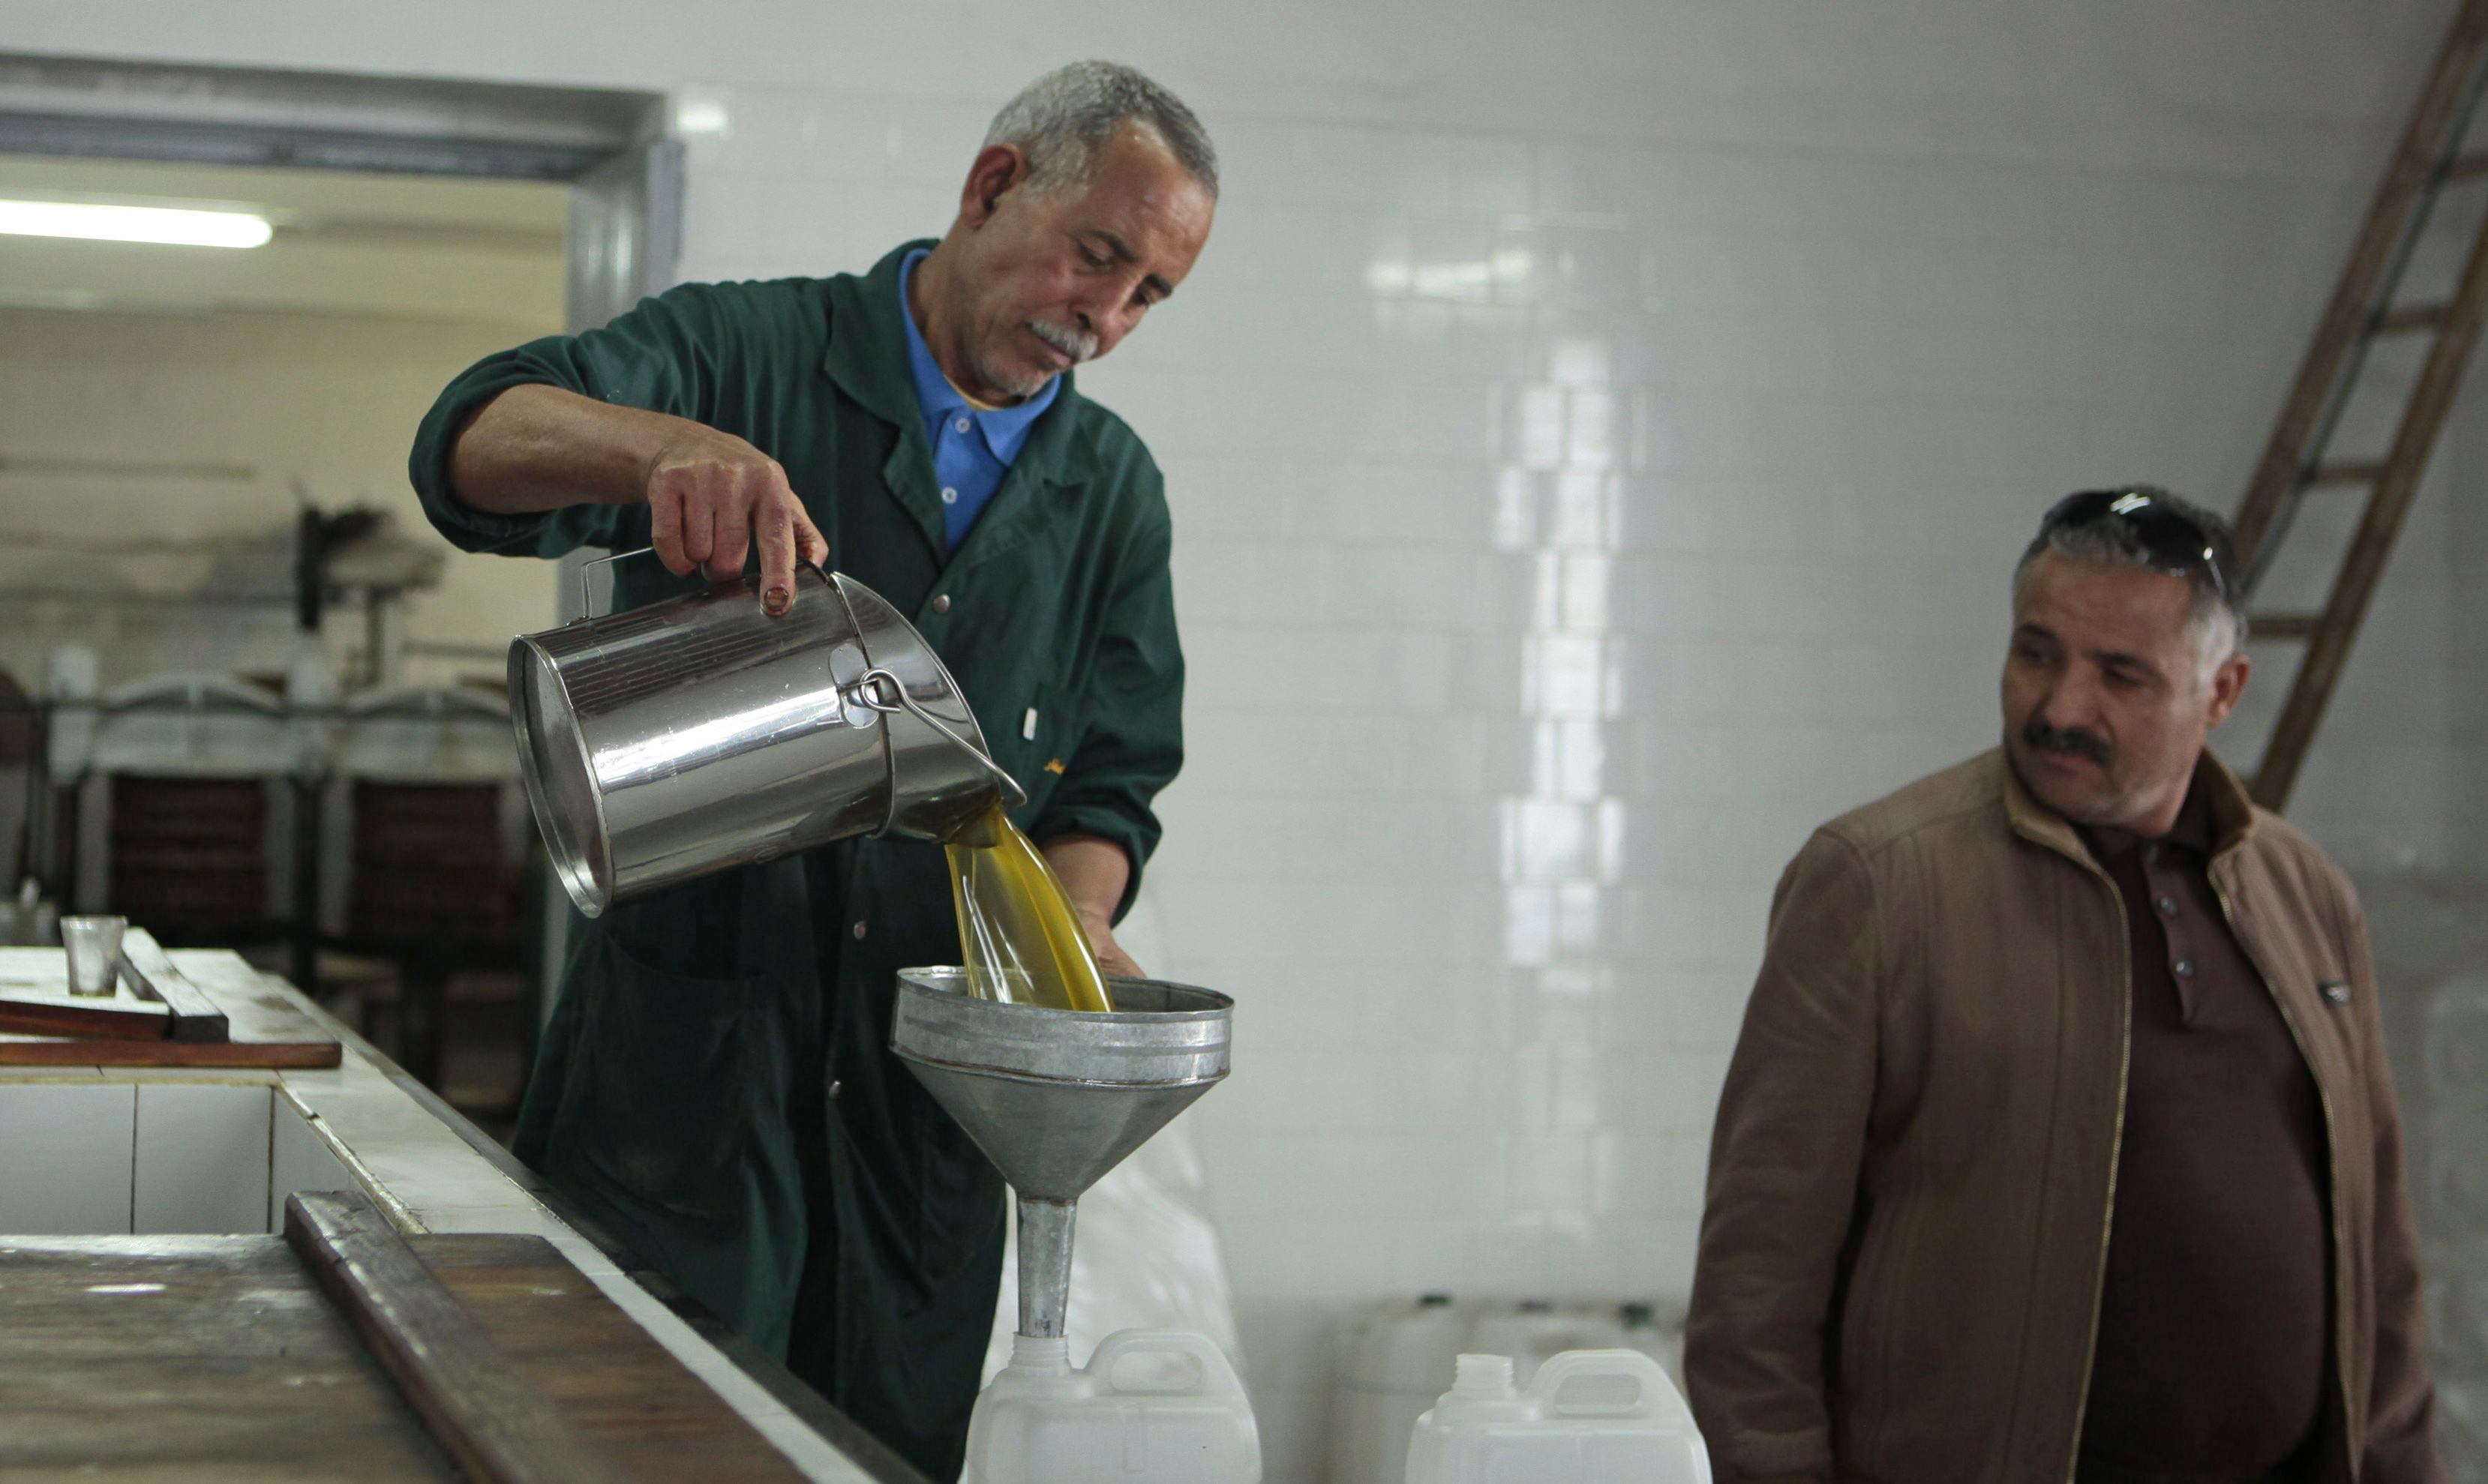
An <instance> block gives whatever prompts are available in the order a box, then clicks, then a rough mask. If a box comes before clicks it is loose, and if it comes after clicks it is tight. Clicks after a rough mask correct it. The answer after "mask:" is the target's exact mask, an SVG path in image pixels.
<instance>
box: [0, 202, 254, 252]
mask: <svg viewBox="0 0 2488 1484" xmlns="http://www.w3.org/2000/svg"><path fill="white" fill-rule="evenodd" d="M0 234H6V235H9V236H14V237H69V238H88V239H90V240H95V241H104V242H169V243H173V244H175V245H178V246H183V247H257V246H259V245H260V244H261V243H263V242H265V241H267V240H268V238H269V228H268V218H267V217H264V216H254V215H252V214H251V213H250V212H248V211H202V210H189V209H179V208H173V207H160V206H96V205H92V204H89V203H86V202H78V201H7V200H0Z"/></svg>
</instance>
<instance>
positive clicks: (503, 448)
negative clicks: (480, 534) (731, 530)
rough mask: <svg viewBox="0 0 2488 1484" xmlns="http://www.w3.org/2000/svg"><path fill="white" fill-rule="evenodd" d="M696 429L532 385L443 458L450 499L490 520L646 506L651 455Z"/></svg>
mask: <svg viewBox="0 0 2488 1484" xmlns="http://www.w3.org/2000/svg"><path fill="white" fill-rule="evenodd" d="M706 431H707V430H704V429H701V428H700V427H699V425H698V424H696V423H692V422H686V421H685V420H684V419H682V418H679V417H670V416H667V415H666V414H665V413H663V412H650V411H646V410H644V409H642V408H639V407H624V406H614V405H613V404H611V403H609V402H599V401H597V400H596V399H595V398H593V397H582V396H580V395H579V394H578V393H577V392H573V391H566V390H564V389H563V388H561V387H558V386H548V385H543V384H540V383H537V384H529V385H524V386H513V387H511V388H510V389H509V390H507V391H505V392H503V393H501V394H500V395H499V396H497V397H495V398H494V399H493V400H492V401H490V402H488V403H486V404H484V406H482V407H481V408H480V409H478V410H477V411H476V413H475V415H474V416H473V417H471V418H469V419H468V420H467V422H466V428H465V430H464V431H462V432H461V433H460V434H458V441H457V443H456V444H455V445H454V446H453V447H452V448H451V450H450V455H449V483H450V489H451V492H452V493H454V494H456V495H457V497H458V498H459V499H460V500H461V501H463V502H465V503H466V504H467V505H471V506H473V507H474V508H475V509H477V510H482V511H489V512H491V513H493V514H495V515H502V516H517V515H531V514H534V513H536V512H539V511H547V510H559V509H561V508H562V507H563V506H565V505H587V504H599V505H634V504H637V503H638V502H639V501H641V500H643V499H646V498H647V494H648V471H649V469H650V468H651V467H652V466H653V465H654V464H655V462H656V460H657V456H658V455H659V454H660V453H661V452H663V451H664V449H665V448H666V447H668V446H670V445H672V444H675V443H678V442H680V441H682V440H683V439H684V438H685V437H686V436H688V435H695V433H700V432H706Z"/></svg>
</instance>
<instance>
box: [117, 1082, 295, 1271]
mask: <svg viewBox="0 0 2488 1484" xmlns="http://www.w3.org/2000/svg"><path fill="white" fill-rule="evenodd" d="M137 1096H138V1139H137V1155H136V1160H137V1162H136V1166H135V1171H134V1184H133V1188H132V1195H131V1213H130V1222H131V1225H130V1229H131V1230H132V1231H135V1232H138V1233H141V1234H142V1235H143V1234H151V1233H169V1232H201V1233H238V1232H263V1231H266V1230H268V1229H269V1228H268V1226H267V1225H266V1221H267V1218H268V1207H269V1090H268V1088H267V1087H266V1086H265V1085H264V1084H263V1085H260V1086H250V1085H237V1084H232V1083H225V1084H217V1083H201V1082H141V1083H139V1084H138V1085H137Z"/></svg>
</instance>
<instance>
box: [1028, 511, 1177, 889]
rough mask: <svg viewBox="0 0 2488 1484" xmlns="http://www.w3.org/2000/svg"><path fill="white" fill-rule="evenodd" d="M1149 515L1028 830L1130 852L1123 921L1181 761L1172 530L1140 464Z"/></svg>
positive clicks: (1128, 552) (1119, 580)
mask: <svg viewBox="0 0 2488 1484" xmlns="http://www.w3.org/2000/svg"><path fill="white" fill-rule="evenodd" d="M1145 477H1146V478H1147V479H1148V480H1149V482H1150V484H1151V487H1152V488H1151V490H1150V491H1149V492H1150V495H1151V499H1150V500H1149V502H1148V503H1149V505H1150V506H1151V507H1152V508H1153V512H1154V515H1153V518H1151V519H1149V520H1148V521H1147V522H1146V523H1145V524H1144V525H1143V526H1142V528H1141V530H1140V531H1139V532H1138V533H1137V534H1136V535H1135V536H1134V538H1133V539H1132V541H1131V542H1130V543H1129V544H1128V545H1127V546H1126V547H1125V549H1124V551H1123V552H1122V553H1121V554H1120V556H1119V557H1118V560H1117V573H1116V580H1115V583H1114V586H1113V590H1112V593H1113V596H1112V597H1111V599H1110V600H1109V602H1108V604H1107V611H1106V618H1105V624H1104V626H1103V628H1102V630H1101V632H1100V636H1099V639H1098V644H1097V656H1096V660H1095V663H1094V665H1093V666H1092V668H1091V669H1090V672H1089V688H1088V692H1087V695H1086V700H1087V702H1088V725H1087V726H1086V728H1085V729H1084V731H1083V733H1082V736H1081V740H1080V746H1079V748H1078V750H1077V751H1075V752H1073V753H1072V755H1071V757H1070V759H1069V761H1068V763H1067V764H1066V766H1065V767H1064V769H1063V772H1062V778H1061V781H1060V782H1059V783H1057V784H1056V785H1055V786H1054V790H1053V792H1052V793H1051V795H1049V796H1048V798H1046V801H1045V808H1044V812H1043V813H1041V814H1040V815H1038V817H1037V820H1036V824H1035V827H1034V828H1032V830H1030V834H1031V835H1032V836H1033V837H1034V838H1036V839H1038V840H1045V839H1050V838H1052V837H1054V836H1056V835H1066V834H1090V835H1098V836H1102V837H1103V838H1105V839H1108V840H1112V841H1114V842H1115V843H1116V844H1117V845H1120V846H1121V847H1122V848H1123V854H1126V855H1128V856H1130V857H1131V861H1132V879H1131V881H1130V882H1129V883H1128V884H1126V885H1125V886H1124V888H1123V900H1122V901H1121V902H1120V903H1118V904H1117V905H1116V908H1115V917H1116V920H1117V921H1120V920H1121V919H1122V915H1123V913H1125V912H1126V911H1129V910H1131V906H1132V899H1133V898H1134V897H1136V896H1138V895H1139V893H1140V889H1141V867H1142V866H1143V865H1145V864H1146V863H1147V861H1148V858H1149V854H1150V853H1151V852H1153V851H1155V850H1156V849H1157V844H1158V836H1159V834H1160V832H1161V831H1160V828H1159V826H1158V817H1157V814H1156V812H1155V811H1154V810H1153V809H1151V808H1150V803H1151V801H1152V800H1153V799H1155V798H1157V795H1158V790H1160V789H1163V788H1165V787H1166V786H1167V785H1168V784H1169V783H1171V782H1173V779H1174V775H1175V773H1176V772H1177V770H1180V769H1181V768H1182V767H1183V650H1182V647H1181V646H1180V645H1179V644H1178V643H1177V642H1176V640H1175V631H1174V582H1173V576H1172V575H1171V574H1169V572H1168V570H1167V558H1168V554H1169V551H1170V549H1171V547H1172V545H1173V532H1172V529H1171V527H1170V526H1169V524H1168V521H1167V518H1166V508H1165V505H1164V503H1163V501H1162V500H1160V499H1158V498H1157V497H1156V494H1157V491H1156V490H1155V488H1154V487H1155V484H1156V480H1157V472H1156V470H1155V469H1149V470H1147V471H1146V476H1145Z"/></svg>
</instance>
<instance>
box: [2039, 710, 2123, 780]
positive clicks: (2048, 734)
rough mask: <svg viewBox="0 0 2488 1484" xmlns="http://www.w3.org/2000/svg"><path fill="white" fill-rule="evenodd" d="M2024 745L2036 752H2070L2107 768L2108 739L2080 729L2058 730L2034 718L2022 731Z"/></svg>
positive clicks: (2067, 728)
mask: <svg viewBox="0 0 2488 1484" xmlns="http://www.w3.org/2000/svg"><path fill="white" fill-rule="evenodd" d="M2021 744H2022V745H2023V746H2025V747H2028V748H2030V749H2031V750H2032V751H2035V752H2070V753H2072V754H2074V755H2075V756H2076V757H2085V758H2088V759H2090V760H2091V761H2092V762H2094V763H2097V764H2098V765H2100V766H2101V767H2102V768H2106V766H2107V757H2108V748H2107V739H2106V738H2105V737H2101V736H2099V735H2098V734H2096V733H2093V732H2085V731H2083V730H2082V729H2081V728H2080V727H2065V728H2063V729H2061V730H2060V729H2058V728H2056V727H2051V726H2050V725H2048V723H2046V722H2044V721H2042V720H2040V719H2039V718H2038V717H2036V716H2033V717H2031V718H2030V724H2029V725H2027V726H2025V727H2023V728H2022V729H2021Z"/></svg>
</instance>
